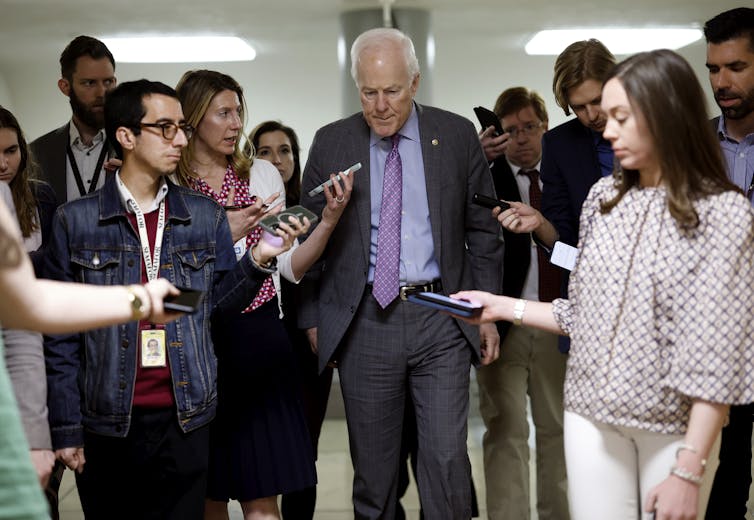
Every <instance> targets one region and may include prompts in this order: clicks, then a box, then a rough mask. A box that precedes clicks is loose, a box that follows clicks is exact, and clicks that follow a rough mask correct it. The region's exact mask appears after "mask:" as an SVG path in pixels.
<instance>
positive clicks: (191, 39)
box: [102, 36, 257, 63]
mask: <svg viewBox="0 0 754 520" xmlns="http://www.w3.org/2000/svg"><path fill="white" fill-rule="evenodd" d="M102 41H103V42H104V43H105V45H107V47H108V49H110V52H112V53H113V56H114V57H115V61H116V62H118V63H202V62H209V61H251V60H253V59H254V58H255V57H256V55H257V53H256V51H255V50H254V48H253V47H252V46H251V45H249V44H248V43H246V42H245V41H244V40H242V39H241V38H238V37H236V36H139V37H128V38H125V37H115V38H102Z"/></svg>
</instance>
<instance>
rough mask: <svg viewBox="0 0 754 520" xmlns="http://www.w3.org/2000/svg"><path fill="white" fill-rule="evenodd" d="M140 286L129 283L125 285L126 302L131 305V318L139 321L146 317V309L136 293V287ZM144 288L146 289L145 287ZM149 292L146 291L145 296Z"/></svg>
mask: <svg viewBox="0 0 754 520" xmlns="http://www.w3.org/2000/svg"><path fill="white" fill-rule="evenodd" d="M137 287H141V286H139V285H129V286H127V287H126V292H127V293H128V303H129V304H130V306H131V319H132V320H136V321H141V320H143V319H144V318H146V317H147V309H146V305H145V304H144V302H143V301H142V300H141V296H139V295H138V294H137V293H136V288H137ZM145 290H146V289H145ZM148 295H149V293H148V292H147V296H148Z"/></svg>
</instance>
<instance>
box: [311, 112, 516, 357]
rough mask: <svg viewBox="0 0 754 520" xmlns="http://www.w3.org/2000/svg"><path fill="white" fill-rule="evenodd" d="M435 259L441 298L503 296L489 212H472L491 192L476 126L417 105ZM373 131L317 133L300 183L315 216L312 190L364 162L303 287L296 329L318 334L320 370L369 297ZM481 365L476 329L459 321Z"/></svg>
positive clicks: (356, 126)
mask: <svg viewBox="0 0 754 520" xmlns="http://www.w3.org/2000/svg"><path fill="white" fill-rule="evenodd" d="M417 112H418V116H419V133H420V138H421V148H422V156H423V160H424V172H425V177H426V185H427V199H428V202H429V212H430V221H431V224H432V238H433V241H434V248H435V256H436V258H437V260H438V262H439V264H440V272H441V276H442V284H443V291H444V292H445V293H446V294H452V293H454V292H456V291H459V290H462V289H481V290H485V291H489V292H492V293H496V294H498V293H499V292H500V289H501V278H502V253H503V245H502V243H501V242H500V240H499V238H498V224H497V221H496V220H494V219H493V218H492V217H491V216H490V212H489V210H487V209H485V208H482V207H480V206H476V205H473V204H472V203H471V198H472V196H473V195H474V193H476V192H480V193H486V194H491V193H494V187H493V184H492V177H491V175H490V170H489V167H488V165H487V161H486V160H485V158H484V154H483V153H482V149H481V146H480V145H479V138H478V136H477V133H476V130H475V129H474V125H473V124H472V123H471V122H470V121H468V120H466V119H464V118H462V117H461V116H458V115H456V114H452V113H450V112H446V111H444V110H440V109H437V108H433V107H427V106H420V105H417ZM369 135H370V130H369V127H368V126H367V124H366V121H365V119H364V117H363V115H362V114H361V113H358V114H354V115H352V116H351V117H348V118H346V119H343V120H340V121H336V122H334V123H331V124H329V125H327V126H325V127H323V128H321V129H320V130H318V131H317V133H316V135H315V137H314V141H313V143H312V147H311V150H310V152H309V159H308V161H307V164H306V168H305V170H304V176H303V186H302V195H301V202H302V204H303V205H304V206H306V207H308V208H309V209H310V210H312V211H314V213H315V214H317V215H320V214H321V213H322V209H323V208H324V204H325V199H324V196H323V195H319V196H316V197H314V198H310V197H309V196H308V194H307V193H308V192H309V190H311V189H312V188H314V187H315V186H317V185H318V184H320V183H321V182H323V181H324V180H326V179H328V178H329V175H330V173H333V172H337V171H339V170H341V169H343V168H345V167H347V166H348V165H351V164H354V163H356V162H361V164H362V165H363V167H362V169H361V170H360V171H359V172H358V173H357V174H355V176H354V190H353V193H352V195H351V201H350V203H349V205H348V207H347V208H346V210H345V212H344V213H343V216H342V217H341V219H340V221H339V222H338V225H337V226H336V228H335V231H334V232H333V234H332V236H331V238H330V241H329V243H328V246H327V249H326V250H325V252H324V254H323V255H322V257H321V258H320V261H319V262H318V263H317V264H315V265H314V267H312V269H311V270H310V271H309V272H308V273H307V275H306V277H305V278H304V280H303V281H302V293H303V294H302V304H301V308H300V314H299V321H298V324H299V327H300V328H310V327H318V340H317V341H318V348H319V366H320V369H323V368H324V366H325V365H326V364H327V362H328V361H329V360H330V358H331V357H332V356H333V354H334V353H335V351H336V349H337V347H338V345H339V344H340V342H341V340H342V339H343V336H344V334H345V333H346V331H347V330H348V327H349V325H350V323H351V320H352V319H353V317H354V315H355V313H356V311H357V309H358V307H359V303H360V301H361V298H362V296H363V294H364V291H365V290H366V285H367V270H368V268H369V243H370V227H371V225H370V205H371V198H370V183H369V177H370V173H369V172H370V165H369V158H370V153H369ZM459 324H460V327H461V329H462V330H463V332H464V335H465V336H466V338H467V339H468V341H469V343H470V344H471V345H472V347H473V349H474V351H475V352H476V360H477V361H478V359H479V332H478V328H477V327H473V326H470V325H468V324H466V323H464V322H460V321H459Z"/></svg>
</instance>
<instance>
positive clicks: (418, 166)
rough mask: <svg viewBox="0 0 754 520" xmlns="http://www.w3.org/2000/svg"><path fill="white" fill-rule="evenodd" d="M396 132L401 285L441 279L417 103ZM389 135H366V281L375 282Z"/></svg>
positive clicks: (389, 145) (390, 144)
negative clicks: (368, 215) (368, 207)
mask: <svg viewBox="0 0 754 520" xmlns="http://www.w3.org/2000/svg"><path fill="white" fill-rule="evenodd" d="M398 133H399V134H400V135H401V139H400V141H398V153H399V154H400V156H401V164H402V166H403V191H402V197H403V209H402V210H401V265H400V267H401V272H400V281H401V285H406V284H418V283H424V282H431V281H432V280H436V279H439V278H440V265H439V264H438V263H437V259H436V258H435V245H434V241H433V240H432V225H431V223H430V221H429V203H428V202H427V185H426V182H425V178H424V160H423V157H422V147H421V141H420V139H419V116H418V115H417V113H416V105H414V107H413V108H412V109H411V115H409V117H408V120H406V123H405V124H404V125H403V128H401V129H400V130H399V131H398ZM392 146H393V145H392V140H391V138H390V137H385V138H382V137H380V136H378V135H377V134H375V133H374V131H372V132H371V133H370V137H369V161H370V164H371V171H370V172H369V178H370V181H369V182H370V190H371V193H372V196H371V204H372V210H371V224H372V227H371V234H370V235H371V236H370V244H369V272H368V274H367V279H368V281H369V283H372V282H373V281H374V266H375V264H376V263H377V229H378V227H379V225H380V205H381V204H382V180H383V178H384V177H385V161H386V160H387V156H388V154H389V153H390V150H391V148H392Z"/></svg>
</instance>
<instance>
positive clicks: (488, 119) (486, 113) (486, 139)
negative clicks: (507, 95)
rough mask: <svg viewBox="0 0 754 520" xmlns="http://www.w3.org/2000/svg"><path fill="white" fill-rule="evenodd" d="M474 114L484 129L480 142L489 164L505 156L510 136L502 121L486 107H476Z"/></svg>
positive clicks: (481, 132)
mask: <svg viewBox="0 0 754 520" xmlns="http://www.w3.org/2000/svg"><path fill="white" fill-rule="evenodd" d="M474 113H475V114H476V116H477V119H478V120H479V124H480V125H481V126H482V129H481V130H480V131H479V142H480V144H481V145H482V150H483V151H484V156H485V157H486V158H487V162H492V161H494V160H495V159H497V158H498V157H502V156H503V155H505V151H506V150H507V149H508V139H509V138H510V134H508V133H506V132H505V130H504V129H503V125H502V124H501V123H500V119H499V118H498V117H497V115H495V113H494V112H492V111H491V110H488V109H486V108H484V107H474Z"/></svg>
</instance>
